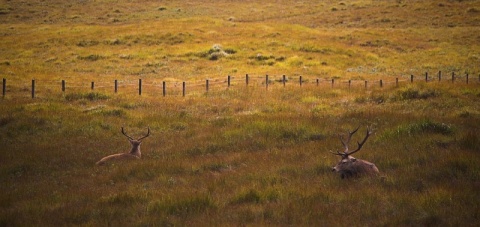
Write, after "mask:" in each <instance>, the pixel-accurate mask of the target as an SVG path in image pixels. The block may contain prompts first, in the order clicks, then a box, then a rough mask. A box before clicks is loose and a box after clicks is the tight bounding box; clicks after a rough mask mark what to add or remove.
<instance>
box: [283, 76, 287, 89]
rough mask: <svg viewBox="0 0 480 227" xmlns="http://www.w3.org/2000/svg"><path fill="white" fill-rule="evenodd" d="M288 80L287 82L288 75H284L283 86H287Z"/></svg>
mask: <svg viewBox="0 0 480 227" xmlns="http://www.w3.org/2000/svg"><path fill="white" fill-rule="evenodd" d="M286 82H287V76H285V75H283V76H282V83H283V87H285V84H286Z"/></svg>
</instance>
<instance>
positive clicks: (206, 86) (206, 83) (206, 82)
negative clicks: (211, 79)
mask: <svg viewBox="0 0 480 227" xmlns="http://www.w3.org/2000/svg"><path fill="white" fill-rule="evenodd" d="M205 88H206V89H207V92H208V79H207V80H206V81H205Z"/></svg>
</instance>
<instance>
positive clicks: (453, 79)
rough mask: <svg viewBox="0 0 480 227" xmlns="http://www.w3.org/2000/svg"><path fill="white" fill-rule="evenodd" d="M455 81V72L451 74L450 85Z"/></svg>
mask: <svg viewBox="0 0 480 227" xmlns="http://www.w3.org/2000/svg"><path fill="white" fill-rule="evenodd" d="M454 81H455V72H452V83H453V82H454Z"/></svg>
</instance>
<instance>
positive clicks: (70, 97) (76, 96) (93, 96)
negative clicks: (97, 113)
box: [65, 92, 110, 101]
mask: <svg viewBox="0 0 480 227" xmlns="http://www.w3.org/2000/svg"><path fill="white" fill-rule="evenodd" d="M109 98H110V96H108V95H105V94H102V93H97V92H89V93H71V94H67V95H66V96H65V99H66V100H67V101H77V100H88V101H97V100H107V99H109Z"/></svg>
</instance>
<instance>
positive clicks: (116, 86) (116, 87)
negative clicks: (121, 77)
mask: <svg viewBox="0 0 480 227" xmlns="http://www.w3.org/2000/svg"><path fill="white" fill-rule="evenodd" d="M117 91H118V81H117V80H115V93H117Z"/></svg>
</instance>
